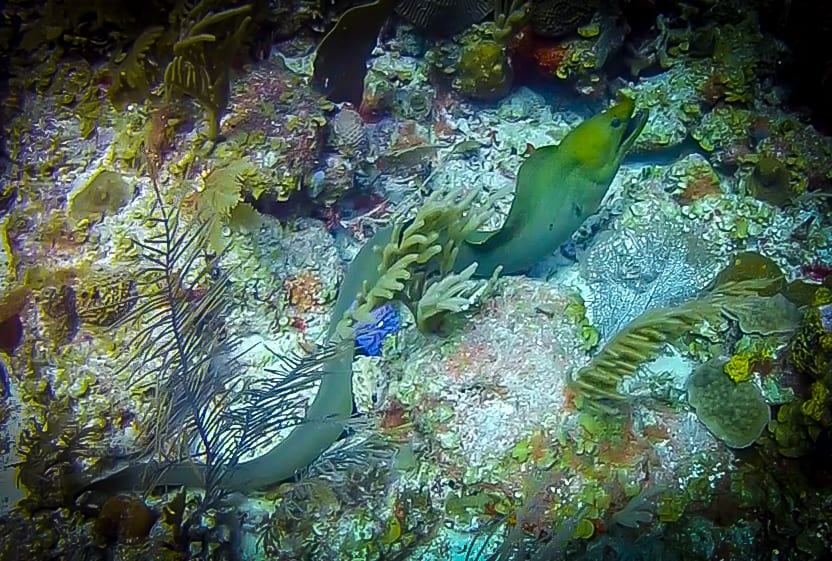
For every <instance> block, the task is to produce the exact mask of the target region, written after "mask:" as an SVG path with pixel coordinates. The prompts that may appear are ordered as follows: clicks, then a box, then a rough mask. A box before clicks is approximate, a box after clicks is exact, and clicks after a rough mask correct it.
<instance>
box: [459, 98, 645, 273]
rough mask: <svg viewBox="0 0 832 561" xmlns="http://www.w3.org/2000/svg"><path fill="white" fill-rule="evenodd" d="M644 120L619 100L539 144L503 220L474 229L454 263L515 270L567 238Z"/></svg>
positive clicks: (592, 208)
mask: <svg viewBox="0 0 832 561" xmlns="http://www.w3.org/2000/svg"><path fill="white" fill-rule="evenodd" d="M646 119H647V114H646V113H644V112H640V113H637V114H635V115H634V114H633V101H632V100H630V99H627V98H624V100H623V101H621V102H620V103H618V104H617V105H614V106H613V107H611V108H609V109H607V110H606V111H604V112H603V113H599V114H598V115H595V116H594V117H592V118H590V119H587V120H586V121H584V122H583V123H581V124H580V125H579V126H578V127H576V128H575V129H574V130H572V131H571V132H570V133H569V134H567V135H566V137H565V138H564V139H563V140H562V141H561V143H560V144H558V145H557V146H544V147H543V148H539V149H537V150H535V151H534V153H532V155H531V156H529V158H528V159H526V161H524V162H523V164H522V165H521V166H520V170H519V171H518V172H517V187H516V189H515V195H514V201H513V203H512V205H511V210H510V211H509V214H508V217H507V218H506V221H505V224H504V225H503V226H502V228H500V229H499V230H497V231H495V232H483V233H478V234H477V235H476V236H474V237H472V239H470V240H468V242H467V243H466V244H464V245H463V246H462V247H461V248H460V251H459V257H458V260H457V262H458V265H459V267H461V268H464V267H467V266H468V265H469V264H471V263H472V262H473V261H476V262H477V263H478V264H479V266H478V267H477V274H478V275H480V276H490V275H491V273H492V272H493V271H494V269H495V268H497V266H498V265H500V266H502V267H503V273H504V274H513V273H521V272H523V271H525V270H526V269H528V268H530V267H531V266H533V265H534V264H536V263H538V262H539V261H540V260H541V259H543V258H544V257H546V256H547V255H549V254H551V253H552V252H553V251H555V250H556V249H557V248H558V247H560V245H561V244H562V243H564V242H565V241H567V240H568V239H569V238H570V236H572V234H573V233H574V232H575V230H577V229H578V227H579V226H580V225H581V224H582V223H583V222H584V220H586V218H587V217H588V216H590V215H592V214H594V213H595V212H596V211H597V210H598V207H599V206H600V204H601V199H603V198H604V195H606V193H607V189H608V188H609V186H610V183H612V179H613V177H615V174H616V172H617V171H618V167H619V166H620V165H621V160H622V159H623V158H624V156H625V155H626V154H627V152H628V151H629V150H630V148H631V147H632V145H633V142H635V140H636V138H637V137H638V135H639V133H641V130H642V129H643V128H644V124H645V122H646Z"/></svg>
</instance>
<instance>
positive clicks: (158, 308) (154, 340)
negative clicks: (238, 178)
mask: <svg viewBox="0 0 832 561" xmlns="http://www.w3.org/2000/svg"><path fill="white" fill-rule="evenodd" d="M153 188H154V192H155V195H156V200H157V211H156V215H155V216H154V217H152V218H151V219H150V220H151V221H152V222H153V223H155V224H156V225H157V229H158V230H159V232H160V233H159V234H158V235H155V236H153V237H150V238H148V239H145V240H142V241H136V243H137V245H138V246H139V247H140V248H141V251H142V256H143V258H144V260H145V262H146V266H145V267H144V268H143V269H142V271H141V272H140V274H139V279H140V280H139V282H138V284H139V291H138V292H139V295H138V296H137V298H138V304H137V305H136V306H135V307H134V308H133V310H132V311H131V312H130V313H129V314H128V315H126V316H125V317H124V318H122V320H121V321H120V322H119V325H125V324H128V323H129V324H135V325H139V326H140V329H139V332H138V334H137V335H136V336H135V338H134V339H133V341H132V342H131V347H132V348H133V349H135V350H134V351H133V353H132V354H131V355H130V357H129V358H128V360H127V361H126V362H125V364H124V366H123V367H122V372H123V371H126V370H127V369H130V376H129V379H130V385H131V387H132V388H134V389H135V390H136V391H138V392H141V393H144V394H149V395H151V396H152V397H153V399H154V400H155V402H154V404H153V407H152V408H151V410H150V412H149V414H148V415H147V418H146V419H145V422H144V423H143V426H144V427H145V433H144V435H143V436H144V438H143V441H144V444H145V447H146V450H145V454H147V455H151V456H152V457H153V460H152V461H150V462H148V463H147V464H145V468H146V469H147V471H149V472H150V473H148V474H143V475H141V476H140V480H141V481H143V482H145V483H146V484H147V485H156V484H159V482H160V481H163V480H164V475H163V473H164V469H165V468H166V467H172V466H175V465H183V464H188V465H190V466H192V467H193V470H194V472H197V471H198V472H199V473H201V474H202V475H201V481H200V484H201V486H203V487H204V488H205V490H206V495H205V503H207V502H210V501H214V500H217V499H219V498H221V496H222V494H223V491H222V489H223V478H224V477H225V476H226V475H227V474H229V473H230V472H231V470H233V468H234V467H235V466H236V465H237V464H238V463H239V462H240V461H241V458H243V457H245V456H246V455H247V454H250V453H253V452H255V451H256V450H258V449H260V448H261V447H263V446H265V445H267V444H269V443H270V440H271V439H272V438H273V437H274V436H275V435H276V433H277V432H279V431H281V430H283V429H286V428H289V427H292V426H294V425H296V424H298V423H300V422H302V421H303V420H304V417H303V413H304V405H305V404H306V400H307V398H308V395H309V391H310V390H312V389H313V388H314V386H315V384H317V383H318V381H319V380H320V378H321V376H322V375H324V374H325V368H324V365H325V364H326V362H327V361H328V360H329V359H331V358H332V357H333V356H335V355H336V354H337V353H340V352H343V349H340V348H339V347H338V346H335V345H329V346H325V347H324V348H322V349H321V350H320V351H319V352H317V353H314V354H312V355H309V356H277V359H278V368H276V369H274V370H269V369H267V370H266V372H267V373H268V374H269V376H268V377H266V378H265V379H262V380H257V381H246V380H244V379H242V378H240V377H235V376H234V375H233V373H234V372H238V371H239V370H240V369H239V367H238V366H237V364H238V360H239V358H240V356H241V355H242V354H244V353H246V352H247V351H248V350H249V349H241V348H240V347H241V345H240V339H239V338H238V337H235V336H232V335H231V334H229V333H228V332H227V329H226V326H225V325H224V323H223V320H224V318H227V317H229V316H230V315H231V312H232V307H233V301H232V297H231V291H230V288H229V287H230V279H229V275H230V273H229V272H228V271H223V270H222V268H221V266H220V264H221V261H222V258H223V256H224V255H225V253H226V251H227V249H228V248H226V249H225V250H224V251H222V252H220V253H219V254H215V255H210V254H209V253H208V252H207V251H206V249H205V248H206V245H207V243H208V238H209V236H210V232H211V224H210V222H209V221H203V220H199V219H196V221H195V222H193V223H191V224H186V223H185V222H184V221H183V220H181V217H180V215H179V211H178V210H169V209H168V208H166V206H165V204H164V202H163V199H162V195H161V192H160V191H159V188H158V185H156V183H155V182H154V184H153ZM351 342H352V341H350V343H351ZM134 467H135V466H134ZM154 471H155V472H158V473H153V472H154ZM131 473H134V472H131ZM113 477H114V478H118V474H114V475H113Z"/></svg>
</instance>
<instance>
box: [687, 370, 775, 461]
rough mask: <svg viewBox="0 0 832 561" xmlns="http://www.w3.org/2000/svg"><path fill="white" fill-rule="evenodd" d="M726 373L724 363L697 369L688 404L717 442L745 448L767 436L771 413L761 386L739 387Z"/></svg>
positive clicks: (689, 382) (689, 388)
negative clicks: (762, 435)
mask: <svg viewBox="0 0 832 561" xmlns="http://www.w3.org/2000/svg"><path fill="white" fill-rule="evenodd" d="M724 369H725V361H724V360H721V359H712V360H710V361H708V362H706V363H705V364H703V365H702V366H700V367H699V368H697V369H696V370H695V371H694V373H693V374H692V375H691V377H690V380H689V381H688V402H689V403H690V404H691V405H692V406H693V408H694V409H695V410H696V415H697V417H699V420H700V421H702V423H703V424H704V425H705V426H706V427H708V430H710V431H711V432H712V433H713V434H714V435H715V436H716V437H717V438H719V439H720V440H722V441H724V442H725V444H727V445H728V446H730V447H732V448H745V447H747V446H750V445H751V444H753V443H754V441H755V440H757V439H758V438H760V435H761V434H763V430H765V428H766V425H768V422H769V419H770V417H771V411H770V409H769V406H768V404H767V403H766V400H765V398H764V397H763V394H762V392H760V390H759V388H757V386H755V385H754V384H753V383H752V382H748V381H745V382H736V383H735V382H734V381H732V380H731V379H730V378H729V377H728V376H726V375H725V372H724Z"/></svg>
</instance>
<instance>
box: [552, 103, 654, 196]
mask: <svg viewBox="0 0 832 561" xmlns="http://www.w3.org/2000/svg"><path fill="white" fill-rule="evenodd" d="M646 122H647V112H646V111H635V102H634V101H633V100H632V99H630V98H628V97H625V98H622V100H621V101H620V102H619V103H617V104H616V105H613V106H612V107H610V108H609V109H607V110H606V111H604V112H602V113H599V114H598V115H595V116H594V117H591V118H590V119H587V120H586V121H584V122H583V123H581V125H580V126H578V127H577V128H575V129H574V130H573V131H572V132H570V133H569V134H568V135H566V137H565V138H564V139H563V141H562V142H561V143H560V146H559V150H561V151H564V152H566V153H569V154H571V155H572V157H573V161H574V162H575V164H576V165H578V166H580V168H581V170H582V173H583V174H584V176H585V177H586V178H587V179H597V180H598V181H604V180H606V179H607V178H609V177H611V176H612V175H614V173H615V170H617V169H618V166H619V165H620V164H621V160H622V159H623V158H624V156H625V155H626V154H627V152H628V151H629V150H630V148H632V146H633V143H634V142H635V140H636V138H638V135H639V134H640V133H641V131H642V129H643V128H644V125H645V123H646Z"/></svg>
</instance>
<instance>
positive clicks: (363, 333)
mask: <svg viewBox="0 0 832 561" xmlns="http://www.w3.org/2000/svg"><path fill="white" fill-rule="evenodd" d="M370 315H372V316H373V321H372V322H366V323H365V322H359V323H357V324H356V326H355V345H356V347H358V350H359V353H361V354H366V355H367V356H381V345H382V343H383V342H384V338H385V337H387V336H388V335H393V334H394V333H397V332H398V331H399V329H400V328H401V320H400V318H399V313H398V311H397V310H396V307H395V306H393V304H384V305H383V306H379V307H378V308H376V309H375V310H373V311H372V312H370Z"/></svg>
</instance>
